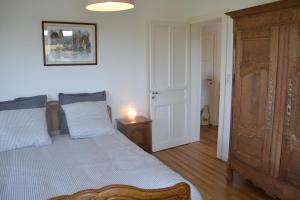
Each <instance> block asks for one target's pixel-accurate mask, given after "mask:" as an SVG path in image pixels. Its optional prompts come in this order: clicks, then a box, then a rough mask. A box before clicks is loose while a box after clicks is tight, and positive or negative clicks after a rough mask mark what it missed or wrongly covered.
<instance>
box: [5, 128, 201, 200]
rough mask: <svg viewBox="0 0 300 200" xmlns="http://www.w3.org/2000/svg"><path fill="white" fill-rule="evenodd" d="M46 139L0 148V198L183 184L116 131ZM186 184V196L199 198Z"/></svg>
mask: <svg viewBox="0 0 300 200" xmlns="http://www.w3.org/2000/svg"><path fill="white" fill-rule="evenodd" d="M52 139H53V144H52V145H49V146H45V147H40V148H37V147H30V148H23V149H18V150H13V151H7V152H2V153H0V199H1V200H22V199H24V200H41V199H47V198H50V197H54V196H58V195H66V194H72V193H75V192H78V191H80V190H84V189H92V188H95V189H97V188H101V187H104V186H107V185H111V184H126V185H132V186H136V187H140V188H145V189H154V188H163V187H168V186H173V185H175V184H177V183H179V182H182V181H184V182H187V183H189V182H188V181H186V180H184V179H183V178H182V177H181V176H180V175H178V174H177V173H175V172H174V171H172V170H171V169H169V168H168V167H167V166H165V165H164V164H162V163H161V162H160V161H159V160H157V159H156V158H155V157H153V156H152V155H150V154H147V153H145V152H144V151H142V150H141V149H140V148H139V147H137V146H136V145H134V144H133V143H131V142H130V141H129V140H128V139H127V138H126V137H125V136H123V135H122V134H120V133H117V134H113V135H106V136H99V137H95V138H91V139H77V140H72V139H70V137H69V135H59V136H55V137H53V138H52ZM189 184H190V183H189ZM190 186H191V192H192V199H193V200H198V199H201V196H200V194H199V192H198V191H197V189H196V188H195V187H194V186H193V185H192V184H190Z"/></svg>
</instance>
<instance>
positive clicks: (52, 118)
mask: <svg viewBox="0 0 300 200" xmlns="http://www.w3.org/2000/svg"><path fill="white" fill-rule="evenodd" d="M107 111H108V114H109V118H110V120H111V121H112V116H111V107H110V106H107ZM59 121H60V115H59V102H58V101H49V102H48V112H47V122H48V127H49V131H51V132H58V131H60V127H59Z"/></svg>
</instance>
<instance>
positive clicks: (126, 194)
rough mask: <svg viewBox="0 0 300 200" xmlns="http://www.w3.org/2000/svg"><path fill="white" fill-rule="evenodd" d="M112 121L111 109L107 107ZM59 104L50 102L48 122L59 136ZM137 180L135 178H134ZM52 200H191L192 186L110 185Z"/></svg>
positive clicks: (179, 184) (183, 184)
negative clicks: (149, 186) (143, 187)
mask: <svg viewBox="0 0 300 200" xmlns="http://www.w3.org/2000/svg"><path fill="white" fill-rule="evenodd" d="M107 110H108V113H109V117H110V120H111V121H112V115H111V108H110V106H107ZM59 121H60V117H59V102H58V101H50V102H48V111H47V122H48V127H49V131H51V132H52V133H53V134H54V135H57V134H59V132H60V128H59ZM133 178H135V177H133ZM50 200H190V186H189V185H188V184H187V183H183V182H182V183H178V184H176V185H174V186H173V187H168V188H162V189H152V190H146V189H140V188H137V187H133V186H128V185H109V186H106V187H104V188H101V189H87V190H82V191H79V192H77V193H75V194H73V195H64V196H58V197H53V198H51V199H50Z"/></svg>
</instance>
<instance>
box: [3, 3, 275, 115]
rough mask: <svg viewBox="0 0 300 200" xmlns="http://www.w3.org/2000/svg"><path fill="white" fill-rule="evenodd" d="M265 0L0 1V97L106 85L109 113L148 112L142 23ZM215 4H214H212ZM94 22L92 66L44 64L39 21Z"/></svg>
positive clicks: (182, 18)
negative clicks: (95, 4)
mask: <svg viewBox="0 0 300 200" xmlns="http://www.w3.org/2000/svg"><path fill="white" fill-rule="evenodd" d="M263 2H270V0H249V1H244V0H230V1H225V0H214V1H212V0H185V1H182V0H136V8H135V9H134V10H130V11H125V12H117V13H93V12H89V11H86V10H85V9H84V0H22V1H20V0H1V1H0V101H3V100H9V99H12V98H16V97H21V96H31V95H37V94H48V95H49V99H56V98H57V93H59V92H65V93H76V92H94V91H100V90H107V91H109V94H110V99H109V101H110V104H111V105H112V107H113V115H114V117H119V116H121V115H122V110H123V108H124V106H127V105H133V106H134V107H136V109H137V111H138V114H142V115H147V114H148V100H147V99H148V96H147V28H146V27H147V23H148V22H149V21H150V20H167V21H186V20H188V19H189V18H192V17H197V16H199V15H201V14H203V13H210V12H214V11H215V10H220V9H223V8H224V6H225V7H226V8H228V9H230V8H241V7H247V6H251V5H255V4H257V3H263ZM215 6H217V7H215ZM42 20H55V21H75V22H94V23H97V24H98V38H99V40H98V63H99V64H98V66H79V67H78V66H77V67H44V66H43V56H42V33H41V21H42Z"/></svg>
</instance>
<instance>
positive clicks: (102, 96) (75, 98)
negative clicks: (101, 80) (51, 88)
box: [58, 91, 106, 134]
mask: <svg viewBox="0 0 300 200" xmlns="http://www.w3.org/2000/svg"><path fill="white" fill-rule="evenodd" d="M58 97H59V103H60V131H61V133H62V134H69V133H70V131H69V128H68V123H67V119H66V114H65V112H64V110H63V108H62V106H63V105H67V104H72V103H79V102H89V101H106V92H105V91H102V92H96V93H78V94H64V93H60V94H59V95H58Z"/></svg>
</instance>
